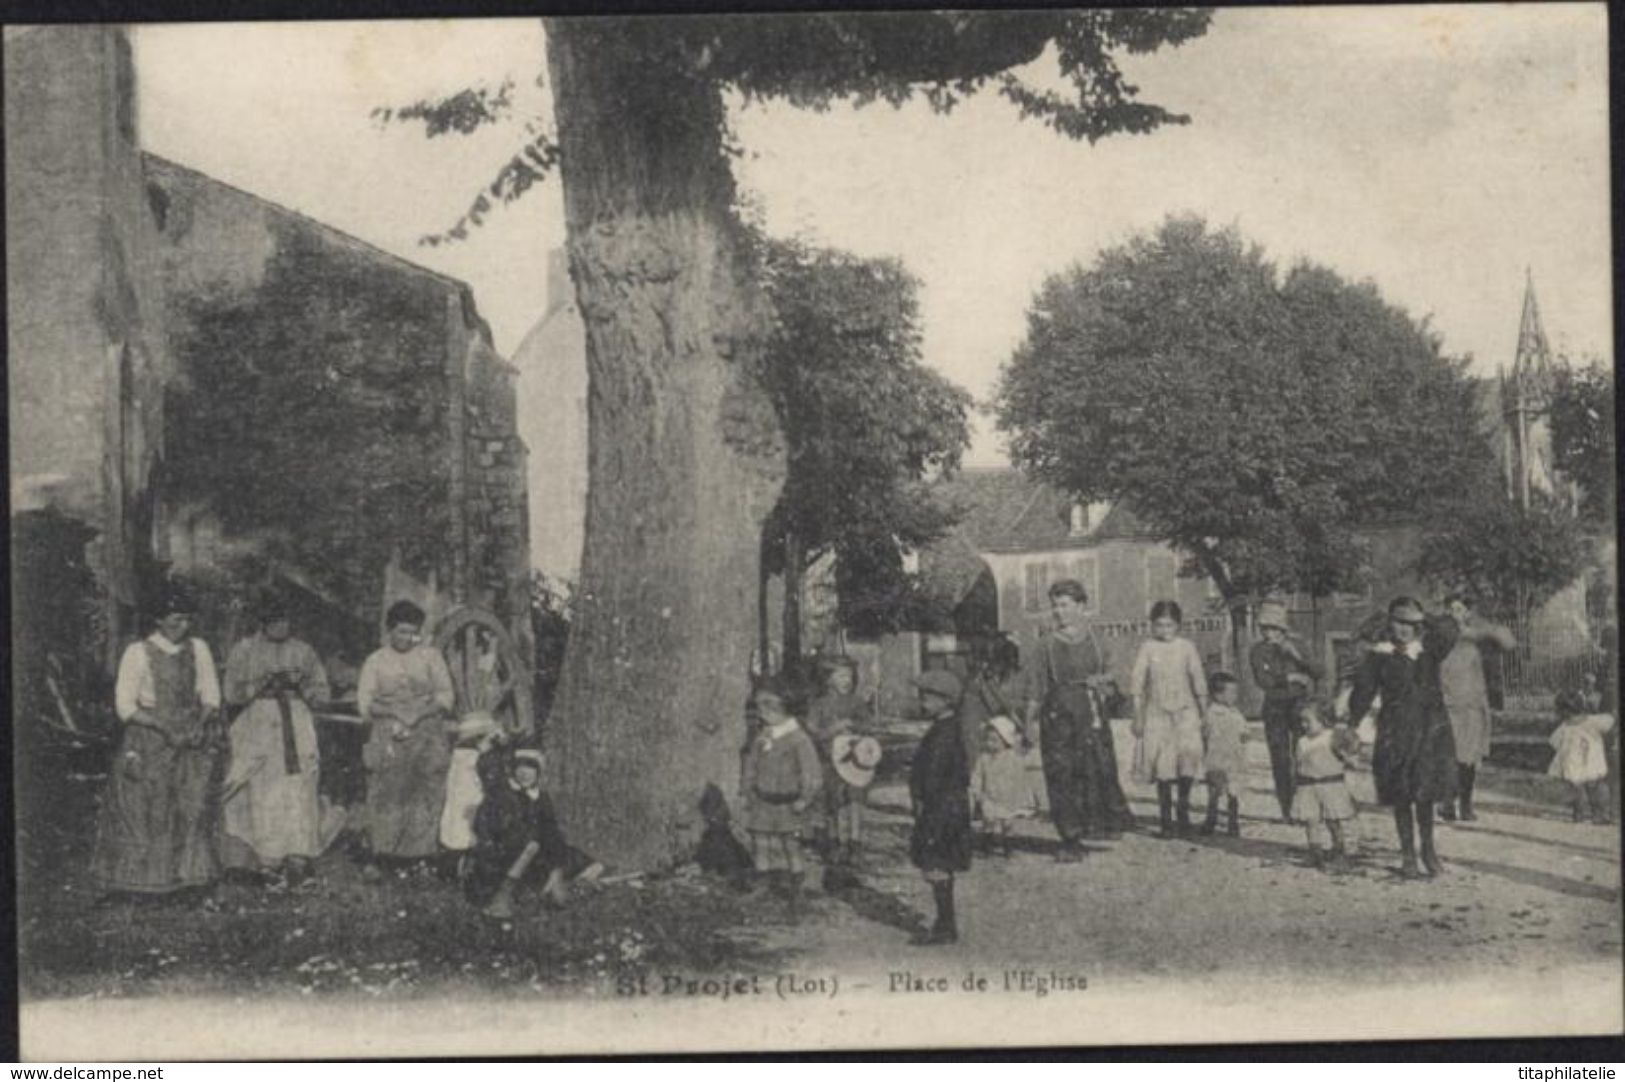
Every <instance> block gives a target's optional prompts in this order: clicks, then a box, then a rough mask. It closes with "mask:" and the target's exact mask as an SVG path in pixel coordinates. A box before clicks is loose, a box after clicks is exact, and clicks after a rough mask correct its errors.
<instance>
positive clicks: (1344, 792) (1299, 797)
mask: <svg viewBox="0 0 1625 1082" xmlns="http://www.w3.org/2000/svg"><path fill="white" fill-rule="evenodd" d="M1298 721H1299V724H1300V725H1301V726H1302V728H1303V737H1302V739H1300V740H1299V741H1298V748H1297V752H1296V756H1295V766H1296V768H1297V776H1296V777H1295V778H1294V779H1293V793H1292V817H1293V818H1294V819H1296V820H1297V821H1298V822H1300V823H1302V824H1303V825H1304V827H1305V828H1306V829H1307V830H1308V832H1309V863H1310V864H1312V865H1313V866H1314V867H1316V868H1323V867H1327V868H1331V869H1332V870H1334V871H1340V870H1342V869H1344V868H1345V867H1346V866H1347V864H1348V853H1347V850H1346V849H1345V847H1344V844H1343V824H1344V822H1346V821H1347V820H1349V819H1353V818H1354V816H1355V808H1354V797H1352V796H1351V795H1349V787H1348V783H1347V782H1346V781H1344V779H1343V772H1344V771H1345V770H1346V769H1348V768H1350V767H1352V766H1353V765H1354V763H1353V756H1354V755H1355V754H1357V751H1358V744H1357V743H1356V744H1355V745H1354V749H1353V750H1351V749H1350V747H1349V743H1350V742H1349V740H1348V739H1347V734H1348V729H1346V728H1344V729H1343V730H1342V731H1341V732H1337V731H1334V730H1333V729H1331V728H1330V727H1329V726H1327V724H1326V721H1325V719H1324V717H1323V716H1322V714H1321V708H1320V706H1319V705H1318V704H1316V703H1315V702H1314V701H1313V700H1309V701H1307V702H1305V703H1304V704H1303V706H1302V708H1301V709H1300V710H1299V713H1298ZM1328 834H1329V835H1330V836H1331V852H1330V854H1326V853H1324V852H1322V850H1323V848H1324V845H1323V842H1324V840H1325V837H1326V835H1328Z"/></svg>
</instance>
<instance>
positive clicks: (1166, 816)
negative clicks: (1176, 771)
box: [1157, 781, 1174, 838]
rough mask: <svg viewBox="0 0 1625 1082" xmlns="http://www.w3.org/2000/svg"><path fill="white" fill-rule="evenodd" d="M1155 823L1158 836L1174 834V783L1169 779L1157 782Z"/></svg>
mask: <svg viewBox="0 0 1625 1082" xmlns="http://www.w3.org/2000/svg"><path fill="white" fill-rule="evenodd" d="M1157 824H1158V835H1157V836H1158V837H1161V838H1172V837H1173V836H1174V783H1173V782H1171V781H1159V782H1157Z"/></svg>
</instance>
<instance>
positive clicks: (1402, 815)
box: [1394, 804, 1422, 879]
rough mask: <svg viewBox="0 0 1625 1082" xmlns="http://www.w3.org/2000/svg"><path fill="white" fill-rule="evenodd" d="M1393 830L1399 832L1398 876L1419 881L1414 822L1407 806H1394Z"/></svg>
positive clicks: (1420, 872)
mask: <svg viewBox="0 0 1625 1082" xmlns="http://www.w3.org/2000/svg"><path fill="white" fill-rule="evenodd" d="M1394 828H1395V829H1396V830H1397V831H1398V832H1399V874H1400V875H1401V876H1402V877H1404V878H1406V879H1420V878H1421V877H1422V871H1421V869H1420V868H1418V867H1417V866H1416V832H1415V820H1414V818H1413V816H1412V811H1411V806H1410V805H1409V804H1395V805H1394Z"/></svg>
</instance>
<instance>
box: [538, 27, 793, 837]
mask: <svg viewBox="0 0 1625 1082" xmlns="http://www.w3.org/2000/svg"><path fill="white" fill-rule="evenodd" d="M547 41H548V44H547V58H548V69H549V72H550V74H551V79H552V84H553V85H552V89H553V98H554V107H555V111H556V115H557V122H558V132H559V145H560V148H561V150H562V152H563V165H562V170H563V180H564V198H565V217H566V225H567V228H568V236H569V254H570V272H571V275H572V277H573V278H574V280H575V287H576V296H577V298H578V300H579V302H580V305H581V312H582V315H583V317H584V319H585V322H586V337H587V371H588V388H589V392H588V411H587V417H588V437H589V454H588V473H587V476H588V490H587V521H586V545H585V551H584V554H583V559H582V569H581V583H580V590H579V593H578V601H579V606H578V609H577V612H576V615H575V621H574V625H573V627H572V628H571V633H570V644H569V650H568V653H567V656H566V659H565V664H564V673H563V676H562V681H561V684H562V686H561V689H560V694H559V699H558V703H557V705H556V707H555V708H554V711H553V720H552V722H551V724H550V726H549V729H550V733H549V739H550V747H551V749H552V751H553V754H552V755H551V756H550V759H551V774H552V778H551V780H552V783H553V784H554V786H555V787H556V792H557V795H558V805H559V812H560V815H561V817H562V819H563V820H564V825H565V829H566V831H567V832H568V833H570V834H571V835H572V836H573V838H574V839H575V840H577V841H578V842H579V843H580V844H581V845H583V846H584V847H585V848H587V849H588V850H589V851H591V852H593V853H594V854H595V855H597V856H599V857H600V858H603V859H606V860H609V861H612V862H614V863H615V864H618V865H620V866H623V867H651V866H655V865H659V864H661V863H664V862H666V861H667V860H669V859H671V858H672V857H674V856H678V855H680V854H681V853H682V851H683V848H684V847H685V846H687V845H689V844H691V843H692V841H693V840H694V837H695V836H696V835H697V829H696V827H697V820H698V811H697V804H698V802H699V799H700V794H701V792H702V790H703V789H704V787H705V785H706V784H707V783H715V784H717V785H718V786H719V787H720V788H721V789H722V790H723V792H725V793H728V794H730V795H731V794H733V793H734V792H735V790H736V789H737V785H738V771H739V747H740V744H741V741H742V736H743V729H744V719H743V715H742V710H741V707H742V704H743V703H744V701H745V698H746V694H747V690H748V685H747V681H748V666H749V659H750V651H751V645H752V643H753V641H754V639H755V637H756V634H755V631H756V629H755V614H756V607H755V590H756V586H757V561H758V559H759V543H760V538H761V529H762V524H763V521H764V520H765V518H766V516H767V514H768V513H769V511H771V509H772V507H773V505H774V502H775V500H776V499H777V497H778V492H779V488H780V486H781V485H782V483H783V478H784V473H785V452H784V442H783V437H782V434H781V432H780V429H779V425H778V422H777V419H776V417H775V415H774V412H773V409H772V406H771V404H770V403H769V401H768V399H767V396H766V394H765V393H764V392H763V391H762V389H761V387H760V385H759V383H758V372H759V371H760V369H759V355H760V352H761V345H760V343H761V341H762V338H763V335H764V330H765V320H764V318H763V317H764V314H765V311H766V307H765V306H766V302H765V300H764V298H763V295H762V294H761V292H760V290H759V288H758V286H757V284H756V277H755V273H754V269H753V266H752V258H751V254H750V252H749V250H748V247H747V245H746V244H745V240H744V236H743V233H742V231H741V230H740V228H739V226H738V223H737V221H736V219H735V216H734V211H733V200H734V187H733V179H732V176H731V174H730V172H729V169H728V165H727V161H726V159H725V157H724V155H723V152H722V144H721V136H722V125H723V120H724V117H723V105H722V100H721V96H720V93H719V91H718V89H717V87H716V86H715V85H713V84H711V83H709V82H707V81H705V80H703V79H701V78H697V77H695V76H694V75H693V74H692V73H691V72H690V71H689V70H688V68H687V67H686V66H685V65H683V64H680V63H675V62H673V59H674V58H672V57H670V56H669V54H663V53H662V46H663V45H664V42H663V41H662V31H661V21H660V20H640V21H637V22H630V21H619V20H617V21H615V22H607V21H603V20H597V19H549V20H547Z"/></svg>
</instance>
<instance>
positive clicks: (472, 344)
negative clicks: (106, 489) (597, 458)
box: [147, 157, 528, 655]
mask: <svg viewBox="0 0 1625 1082" xmlns="http://www.w3.org/2000/svg"><path fill="white" fill-rule="evenodd" d="M147 181H148V196H149V199H150V201H151V204H152V206H153V208H154V214H155V216H156V217H157V219H158V220H159V222H160V224H161V238H162V253H163V257H164V258H163V276H164V281H165V284H166V287H167V288H166V295H167V302H168V309H167V311H168V321H169V325H170V327H171V328H172V341H173V350H174V353H175V357H176V360H177V364H178V368H179V375H180V381H179V387H178V389H177V391H176V393H175V394H173V395H172V396H171V405H172V408H171V411H170V414H171V416H170V419H169V423H170V428H171V441H170V442H171V448H172V454H171V461H170V463H169V469H168V478H169V481H170V485H169V493H168V497H169V500H170V503H171V506H172V508H173V509H174V513H173V515H172V518H173V520H174V522H175V523H176V524H177V526H178V525H179V523H181V522H182V521H185V522H189V523H199V524H202V525H204V526H206V527H208V529H207V530H205V531H204V534H203V535H202V537H203V540H204V541H207V542H209V543H205V544H198V543H197V541H198V536H196V535H193V534H189V535H188V536H187V538H186V542H187V543H186V544H184V545H183V544H180V543H177V544H175V545H173V546H172V547H171V550H170V551H169V552H167V553H166V555H168V556H169V557H170V558H172V559H174V560H176V562H177V565H178V566H179V565H181V564H183V563H184V561H185V560H186V559H187V558H188V556H195V555H196V554H203V556H204V557H205V558H208V557H209V554H211V553H212V554H220V553H230V554H231V555H232V558H233V559H234V560H236V561H237V562H238V564H239V565H241V566H244V567H246V566H249V565H252V564H254V562H255V560H256V559H257V560H258V562H259V566H260V567H261V569H262V570H263V568H264V567H265V566H270V567H271V568H273V569H279V571H278V573H279V575H280V577H282V578H284V579H288V578H292V579H295V580H296V581H299V582H302V583H305V584H307V585H308V587H309V589H308V590H307V591H306V592H308V593H312V594H314V595H319V596H321V597H324V598H327V599H329V600H330V602H331V603H332V606H333V607H334V608H335V609H336V610H338V613H337V615H338V616H340V617H343V622H344V623H345V624H346V625H347V626H351V627H359V628H363V629H368V630H366V631H364V632H362V633H360V634H358V635H352V637H353V638H357V639H358V640H359V641H356V642H355V643H353V644H352V645H351V646H350V648H349V649H348V650H347V651H346V653H349V654H354V655H359V654H363V653H364V652H365V651H366V650H369V649H371V648H372V646H374V645H375V644H376V637H375V634H374V631H373V630H372V629H375V628H376V627H377V625H378V623H379V622H380V621H381V619H382V614H383V611H384V609H385V608H386V607H387V606H388V605H389V604H390V603H392V602H393V601H394V600H397V599H398V598H399V597H401V596H410V597H413V598H414V599H416V600H418V601H419V602H420V603H423V604H424V607H425V608H426V609H428V610H429V611H430V613H431V616H432V615H434V614H435V613H439V612H444V611H447V610H448V609H449V608H451V607H453V606H455V605H457V604H464V603H466V604H474V605H479V606H481V607H484V608H488V609H491V610H493V611H495V612H496V613H498V615H500V616H501V617H503V618H504V622H505V623H506V624H508V626H510V628H513V629H514V630H515V631H516V633H521V634H522V633H523V632H524V631H525V630H526V628H525V624H526V597H527V582H526V571H527V567H526V565H527V563H528V557H527V554H526V532H525V497H524V488H523V485H524V481H523V475H524V459H525V452H524V446H523V444H522V443H521V442H520V440H519V438H518V435H517V432H516V429H515V418H514V395H513V376H512V370H511V369H510V368H509V367H508V366H507V365H506V364H505V363H504V362H503V361H502V360H501V358H500V357H498V356H497V354H496V353H495V351H494V350H493V349H492V346H491V342H490V334H489V331H488V329H487V327H486V325H485V323H484V321H483V320H482V319H481V318H480V316H479V314H478V312H477V310H476V309H475V306H474V302H473V298H472V295H471V294H470V292H469V290H468V288H467V286H465V285H464V284H463V283H461V282H458V281H456V280H454V279H451V278H447V277H444V276H442V275H439V274H436V273H434V272H432V271H429V270H427V269H425V268H423V267H419V266H416V265H415V264H412V263H409V262H407V261H405V260H402V259H400V258H398V257H396V256H393V255H390V254H388V253H386V252H383V251H381V250H378V249H375V248H373V247H371V246H370V245H367V244H365V243H363V242H361V241H359V240H357V239H356V238H353V237H350V236H347V235H346V234H343V233H341V232H339V231H338V230H335V229H332V228H331V227H329V226H326V225H323V224H321V223H319V222H315V221H312V220H311V219H309V218H306V217H304V216H303V215H300V214H298V213H296V212H294V211H292V210H289V209H287V208H285V207H280V206H277V205H276V204H273V203H270V202H268V201H266V200H263V199H260V198H259V197H257V196H254V195H252V194H250V193H248V192H244V191H241V190H239V189H236V188H233V187H231V186H230V185H227V184H224V183H221V182H220V181H217V180H214V179H213V178H210V177H207V176H205V175H203V174H200V173H197V172H195V171H193V170H191V169H187V168H185V167H184V166H180V165H177V164H175V163H172V162H168V161H164V160H162V159H158V158H154V157H149V158H148V159H147ZM200 504H201V505H204V506H206V507H207V508H208V510H209V511H210V512H212V514H213V516H215V517H216V518H217V519H218V524H217V525H216V524H214V523H213V522H211V519H210V516H209V515H207V514H201V515H200V514H199V513H198V511H197V508H198V506H199V505H200ZM183 508H184V514H183V512H182V509H183ZM209 530H213V531H214V534H215V535H214V536H210V535H209ZM171 532H172V533H174V531H171ZM176 541H177V542H179V541H180V537H179V536H178V535H177V536H176ZM182 569H183V570H191V571H194V572H197V573H204V572H207V571H208V570H210V569H209V568H208V567H196V568H182Z"/></svg>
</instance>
